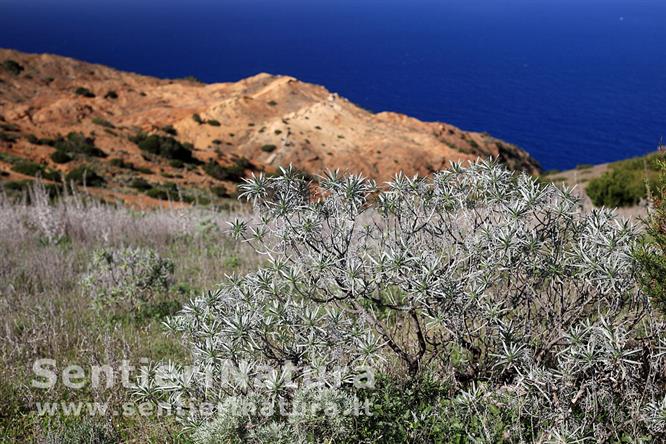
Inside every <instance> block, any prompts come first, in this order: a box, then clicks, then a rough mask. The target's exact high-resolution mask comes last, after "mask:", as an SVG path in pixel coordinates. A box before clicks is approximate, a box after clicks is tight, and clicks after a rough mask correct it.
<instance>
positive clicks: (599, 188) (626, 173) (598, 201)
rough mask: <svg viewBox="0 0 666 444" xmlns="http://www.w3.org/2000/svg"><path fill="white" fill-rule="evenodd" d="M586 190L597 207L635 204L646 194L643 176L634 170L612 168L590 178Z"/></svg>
mask: <svg viewBox="0 0 666 444" xmlns="http://www.w3.org/2000/svg"><path fill="white" fill-rule="evenodd" d="M586 192H587V195H588V196H590V199H592V203H593V204H594V205H595V206H598V207H600V206H606V207H627V206H632V205H636V204H638V203H639V202H640V201H641V199H643V198H645V196H646V192H647V191H646V184H645V176H644V175H643V174H642V173H641V172H640V171H636V170H625V169H613V170H610V171H607V172H605V173H604V174H602V175H601V176H600V177H597V178H595V179H592V180H591V181H590V183H589V184H588V186H587V189H586Z"/></svg>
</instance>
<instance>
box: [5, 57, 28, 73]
mask: <svg viewBox="0 0 666 444" xmlns="http://www.w3.org/2000/svg"><path fill="white" fill-rule="evenodd" d="M1 66H2V69H4V70H5V71H7V72H8V73H10V74H12V75H15V76H17V75H19V74H21V72H23V69H24V68H23V66H21V64H20V63H19V62H17V61H16V60H11V59H8V60H5V61H3V62H2V65H1Z"/></svg>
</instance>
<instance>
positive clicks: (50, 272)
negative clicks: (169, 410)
mask: <svg viewBox="0 0 666 444" xmlns="http://www.w3.org/2000/svg"><path fill="white" fill-rule="evenodd" d="M22 189H25V190H26V192H27V193H28V194H29V195H30V196H33V197H32V198H31V199H25V198H20V199H14V198H12V197H11V196H10V195H9V194H8V193H5V192H0V214H1V215H2V217H0V251H2V252H3V253H4V254H2V255H0V303H1V304H2V307H3V308H2V310H0V324H2V325H3V328H2V333H1V334H0V337H1V338H2V339H1V340H0V380H1V381H2V383H0V437H1V438H0V441H2V442H38V443H82V442H86V443H119V442H133V441H139V442H179V443H188V442H191V440H190V439H189V438H187V437H186V436H185V435H183V434H182V430H181V425H180V424H179V423H178V422H177V421H176V420H175V418H173V417H171V418H169V417H166V416H163V417H156V416H133V417H126V416H121V415H118V416H108V417H107V416H104V415H97V416H93V417H90V416H88V415H87V414H82V415H80V416H75V415H66V414H63V413H61V412H60V413H58V414H55V415H39V414H38V412H37V406H36V405H37V403H40V402H41V403H44V402H47V401H49V400H53V401H55V400H68V401H72V402H88V401H94V400H104V401H108V403H109V404H108V405H109V409H114V410H118V411H121V410H122V408H123V405H124V404H125V403H128V402H131V401H132V399H131V398H130V397H129V396H128V392H127V391H126V390H125V389H124V388H123V387H122V385H121V384H119V383H118V379H116V382H117V383H116V384H114V385H113V386H112V387H111V388H106V386H105V383H104V382H102V387H101V388H100V389H99V390H97V389H95V390H92V389H90V385H89V382H88V384H87V385H86V387H85V388H84V389H82V390H72V389H70V388H67V387H65V386H64V385H62V384H61V383H60V381H59V383H58V384H57V385H56V386H55V387H54V389H53V390H48V391H46V390H41V389H36V388H34V387H32V385H31V381H32V379H33V377H34V374H33V373H32V371H31V367H32V365H33V363H34V362H35V360H36V359H42V358H51V359H54V360H55V361H56V363H57V368H58V370H59V371H60V370H62V369H63V368H64V367H66V366H67V365H69V364H78V365H81V366H83V367H84V368H85V369H86V373H87V375H88V376H89V372H88V370H89V369H90V366H92V365H98V364H101V363H104V364H108V365H110V366H112V367H113V368H114V369H119V368H120V366H121V365H122V362H123V360H128V361H129V362H130V363H131V365H137V366H138V365H140V362H141V361H140V360H141V359H142V358H147V359H150V360H151V361H152V360H161V359H169V360H172V361H173V362H183V363H184V362H186V357H187V356H186V351H185V350H183V349H182V347H181V346H180V344H179V342H178V340H177V338H169V337H166V336H165V335H164V334H163V327H162V326H161V324H162V322H163V321H164V319H165V318H166V317H167V316H170V315H172V314H174V313H175V312H177V311H178V310H179V308H180V307H181V305H182V304H183V303H184V302H186V301H187V300H189V299H190V298H191V297H192V295H193V294H195V293H197V292H199V291H200V290H202V289H204V288H209V287H212V286H214V285H215V284H216V283H217V282H220V281H221V280H222V279H223V278H224V275H225V274H228V273H233V272H237V273H238V272H240V273H245V272H246V271H249V270H251V269H254V268H255V267H256V264H257V263H258V262H259V259H258V258H256V257H255V256H254V255H253V254H252V253H251V252H250V251H245V250H244V249H239V246H238V245H236V244H235V243H233V242H231V241H230V240H229V239H228V237H227V236H226V234H225V233H224V227H225V226H226V221H228V220H230V218H231V216H230V215H229V212H228V211H225V210H220V209H217V210H215V211H213V210H209V209H205V208H190V209H187V210H176V209H161V210H159V211H148V212H140V211H136V210H130V209H127V208H123V207H117V206H109V205H103V204H101V203H99V202H97V201H95V200H93V199H90V198H87V197H86V196H83V195H80V194H69V195H63V194H62V193H59V194H58V197H55V198H54V196H53V195H50V194H49V193H48V190H47V189H46V187H41V186H38V185H37V186H36V190H35V189H33V187H32V186H31V185H27V189H26V187H22ZM49 239H51V240H49ZM130 252H132V253H130ZM136 252H140V253H136ZM104 254H106V255H108V256H112V257H113V259H112V260H111V261H102V262H97V263H99V264H100V266H99V267H97V266H95V265H94V264H95V263H96V261H97V260H98V258H99V257H100V255H104ZM134 255H136V257H137V259H136V260H135V259H134V257H135V256H134ZM108 256H107V257H108ZM120 258H122V259H120ZM155 258H159V259H158V260H157V261H156V260H155ZM128 264H134V265H133V266H134V268H135V269H137V270H142V271H139V272H138V273H137V272H128V271H127V270H126V269H125V268H123V267H124V266H125V265H128ZM138 264H141V265H140V266H139V265H138ZM145 264H147V265H148V266H147V267H146V266H145ZM160 264H161V265H160ZM165 264H173V270H171V268H170V266H168V265H166V267H165V266H164V265H165ZM107 265H108V266H107ZM93 270H96V272H95V273H94V275H93V276H91V275H90V273H91V272H92V271H93ZM151 270H156V274H157V275H158V276H162V277H166V280H165V281H163V280H162V279H161V278H158V279H154V278H152V277H150V278H148V279H143V278H141V276H152V275H151V273H150V272H151ZM163 271H166V273H164V272H163ZM99 273H104V274H103V275H102V274H99ZM111 276H114V278H112V277H111ZM137 277H139V278H138V279H137ZM87 278H92V280H93V281H94V282H95V284H96V285H102V288H103V289H104V290H103V291H104V292H105V293H108V292H109V290H111V291H110V293H112V294H114V295H118V296H117V297H118V298H121V299H122V300H123V302H122V303H119V304H114V305H112V307H113V312H111V310H105V309H102V310H100V309H99V308H98V307H97V305H96V304H95V302H94V301H95V300H96V299H95V298H94V297H93V295H94V294H97V293H96V292H98V291H100V290H99V288H100V287H95V288H92V289H91V291H92V292H93V293H91V292H88V291H85V290H84V286H85V285H87V284H86V279H87ZM146 282H148V283H149V285H148V286H146V285H145V283H146ZM163 284H164V285H163ZM117 289H132V294H127V293H124V292H122V291H120V292H119V291H117ZM134 289H137V290H138V291H139V292H140V294H141V298H142V299H141V300H144V299H145V302H139V307H140V309H139V310H125V309H124V308H122V307H123V306H125V304H127V303H128V301H127V300H125V298H129V299H132V298H134V295H133V291H134ZM146 292H147V293H146ZM129 305H131V304H129ZM129 305H127V306H129ZM117 377H118V378H120V374H117ZM102 381H104V379H102Z"/></svg>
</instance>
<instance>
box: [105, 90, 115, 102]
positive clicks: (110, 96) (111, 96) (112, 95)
mask: <svg viewBox="0 0 666 444" xmlns="http://www.w3.org/2000/svg"><path fill="white" fill-rule="evenodd" d="M104 98H105V99H111V100H116V99H117V98H118V93H117V92H115V91H113V90H110V91H107V93H106V94H104Z"/></svg>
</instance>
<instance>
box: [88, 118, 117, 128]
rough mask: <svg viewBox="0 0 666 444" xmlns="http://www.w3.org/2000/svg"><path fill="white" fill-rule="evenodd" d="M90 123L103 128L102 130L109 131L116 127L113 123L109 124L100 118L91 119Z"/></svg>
mask: <svg viewBox="0 0 666 444" xmlns="http://www.w3.org/2000/svg"><path fill="white" fill-rule="evenodd" d="M92 123H94V124H95V125H99V126H103V127H104V128H109V129H114V128H115V127H116V126H115V125H114V124H113V123H111V122H109V121H108V120H106V119H103V118H101V117H93V119H92Z"/></svg>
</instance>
